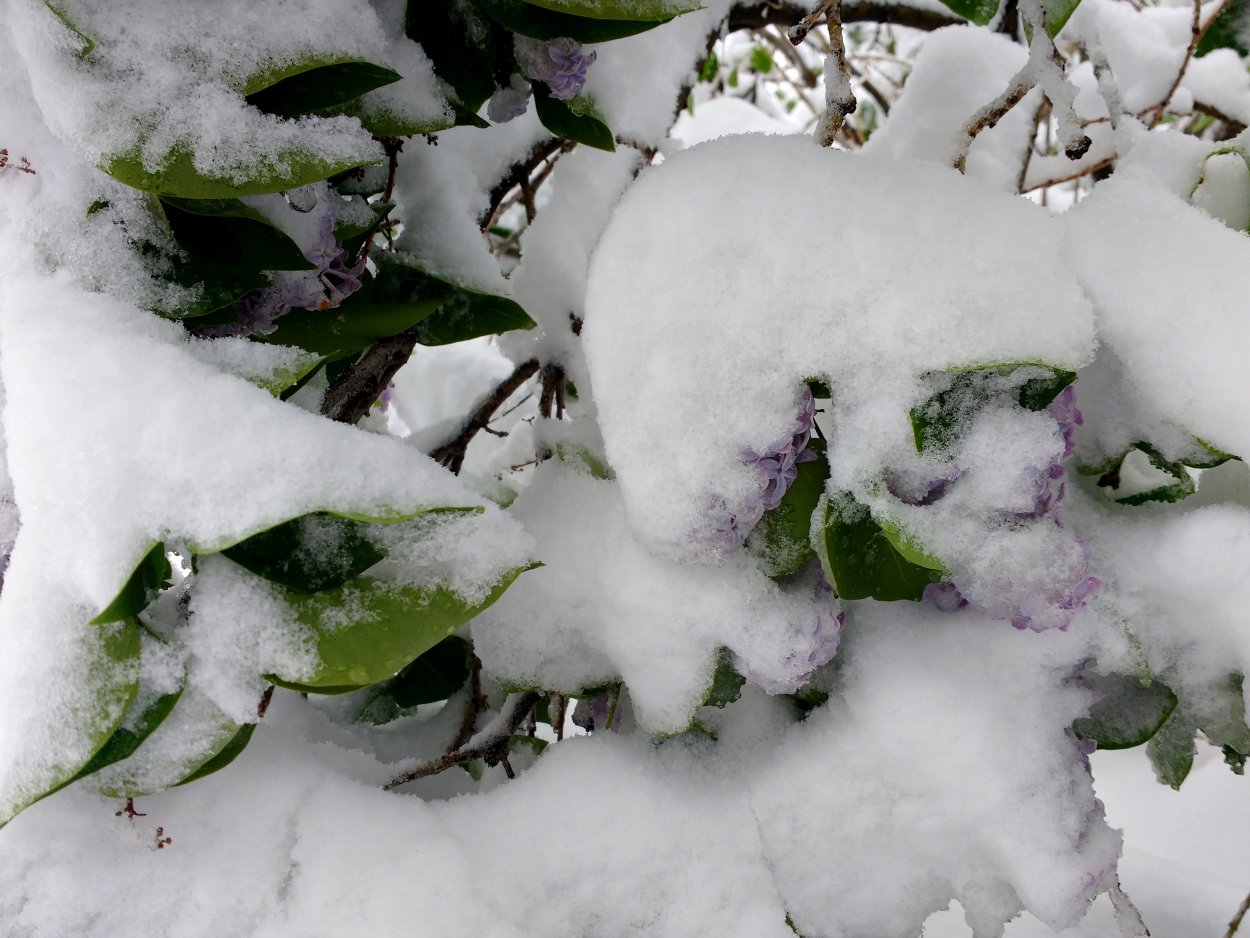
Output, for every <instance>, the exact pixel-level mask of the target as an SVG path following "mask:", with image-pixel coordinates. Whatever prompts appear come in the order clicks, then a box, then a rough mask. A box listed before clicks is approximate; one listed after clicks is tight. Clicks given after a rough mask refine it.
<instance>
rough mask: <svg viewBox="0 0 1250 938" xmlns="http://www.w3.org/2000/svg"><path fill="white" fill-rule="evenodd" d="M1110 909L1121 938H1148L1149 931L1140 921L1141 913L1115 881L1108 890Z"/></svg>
mask: <svg viewBox="0 0 1250 938" xmlns="http://www.w3.org/2000/svg"><path fill="white" fill-rule="evenodd" d="M1109 894H1110V896H1111V908H1112V909H1113V910H1114V911H1115V923H1116V925H1117V926H1118V927H1119V929H1120V936H1121V938H1150V929H1149V928H1147V927H1146V923H1145V922H1143V921H1142V917H1141V913H1140V912H1139V911H1137V906H1135V905H1133V900H1132V899H1130V898H1129V897H1128V895H1127V894H1126V893H1125V892H1124V890H1123V889H1121V888H1120V881H1119V880H1118V879H1117V880H1116V883H1115V885H1114V886H1112V887H1111V889H1110V890H1109Z"/></svg>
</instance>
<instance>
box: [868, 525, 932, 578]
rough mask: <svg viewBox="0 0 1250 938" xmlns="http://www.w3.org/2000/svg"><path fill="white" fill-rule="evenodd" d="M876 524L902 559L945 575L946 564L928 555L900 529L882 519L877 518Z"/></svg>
mask: <svg viewBox="0 0 1250 938" xmlns="http://www.w3.org/2000/svg"><path fill="white" fill-rule="evenodd" d="M876 521H877V524H879V525H880V526H881V533H882V534H884V535H885V536H886V539H887V540H888V541H889V542H890V545H891V546H892V547H893V548H894V549H895V550H896V551H898V552H899V554H900V555H901V556H902V557H903V559H905V560H907V561H908V562H910V563H913V564H915V565H916V566H918V567H924V568H925V569H926V570H936V571H938V572H939V573H943V574H944V573H946V572H947V571H946V564H944V563H942V561H940V560H938V559H937V558H936V557H934V556H933V555H932V554H930V553H928V552H927V551H926V550H925V549H924V548H923V547H922V546H921V545H920V544H918V543H917V542H916V541H914V540H912V539H911V538H910V537H908V536H907V535H906V534H904V533H903V531H902V529H901V528H899V527H898V526H897V525H895V524H893V523H892V522H890V521H887V520H885V519H884V518H877V519H876Z"/></svg>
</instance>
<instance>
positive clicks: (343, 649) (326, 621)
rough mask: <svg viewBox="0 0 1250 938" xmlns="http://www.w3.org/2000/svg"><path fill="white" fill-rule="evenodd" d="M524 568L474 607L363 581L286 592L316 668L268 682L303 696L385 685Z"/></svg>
mask: <svg viewBox="0 0 1250 938" xmlns="http://www.w3.org/2000/svg"><path fill="white" fill-rule="evenodd" d="M528 569H530V567H518V568H517V569H515V570H513V571H511V572H510V573H508V574H506V575H505V576H503V577H502V578H501V579H500V581H499V582H498V583H497V584H496V585H495V588H494V589H493V590H491V592H490V593H489V595H487V597H486V598H485V599H484V600H482V602H480V603H476V604H469V603H466V602H465V601H464V600H463V599H461V598H460V597H459V596H457V595H456V594H455V593H453V592H451V591H450V590H448V589H444V588H441V587H439V588H436V589H420V588H417V587H410V586H397V585H395V584H394V583H391V582H388V581H384V580H380V579H375V578H373V577H369V576H360V577H357V578H356V579H354V580H352V581H351V582H349V583H346V584H344V585H343V586H340V587H337V588H335V589H332V590H326V591H324V592H320V593H314V594H312V595H307V594H301V593H294V592H289V593H288V594H287V602H288V603H289V604H290V606H291V609H292V611H293V612H294V614H295V617H296V618H297V619H298V620H299V622H300V623H301V624H302V625H304V626H305V627H306V628H307V629H308V632H309V635H310V636H311V640H312V643H313V645H314V647H315V649H316V655H317V659H318V665H317V668H316V670H315V672H314V673H313V674H312V675H311V676H304V675H287V676H284V675H281V674H278V675H267V678H268V679H269V680H271V681H273V682H274V683H275V684H279V685H281V686H283V687H289V688H291V689H293V690H300V691H304V692H307V693H342V692H344V691H345V690H348V689H352V688H359V687H366V686H368V685H370V684H376V683H377V682H378V681H382V680H386V679H387V678H390V677H392V676H394V675H395V674H397V673H398V672H399V671H400V669H402V668H403V667H404V666H405V665H406V664H407V663H408V662H410V661H412V660H413V659H414V658H416V657H418V656H419V655H421V654H423V653H424V652H425V651H426V650H427V649H430V648H432V647H434V645H436V644H438V642H440V641H442V640H443V639H444V638H446V637H447V636H449V635H451V634H452V633H454V632H455V631H456V629H458V628H460V626H462V625H463V624H464V623H466V622H468V621H469V620H470V619H472V618H473V617H474V616H475V615H477V614H478V613H479V612H481V611H482V610H483V609H486V608H488V607H489V606H490V605H491V604H493V603H494V602H495V600H497V599H498V598H499V597H500V596H502V595H503V593H504V591H505V590H506V589H507V588H508V587H509V586H511V585H512V582H513V581H514V580H515V579H516V578H517V577H518V576H520V574H521V573H523V572H524V571H525V570H528Z"/></svg>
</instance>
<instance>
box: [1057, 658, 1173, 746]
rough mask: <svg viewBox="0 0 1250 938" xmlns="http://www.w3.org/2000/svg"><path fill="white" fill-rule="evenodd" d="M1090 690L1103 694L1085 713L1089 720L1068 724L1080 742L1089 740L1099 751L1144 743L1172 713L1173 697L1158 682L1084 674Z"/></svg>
mask: <svg viewBox="0 0 1250 938" xmlns="http://www.w3.org/2000/svg"><path fill="white" fill-rule="evenodd" d="M1085 677H1086V679H1087V680H1088V681H1090V683H1092V684H1093V685H1094V688H1095V689H1096V690H1098V691H1100V692H1101V693H1103V694H1105V695H1106V696H1104V697H1103V698H1102V699H1101V700H1099V701H1098V702H1097V703H1095V704H1094V705H1093V706H1092V707H1090V709H1089V716H1087V717H1082V718H1081V719H1079V720H1076V721H1075V722H1074V723H1073V724H1072V730H1073V732H1074V733H1076V735H1077V736H1079V737H1080V738H1081V739H1092V740H1094V742H1096V743H1097V744H1098V748H1099V749H1130V748H1132V747H1134V746H1141V745H1143V744H1144V743H1146V742H1148V741H1149V740H1150V739H1151V738H1152V737H1153V736H1154V735H1155V734H1156V733H1157V732H1159V730H1160V728H1161V727H1162V726H1163V724H1164V723H1165V722H1166V721H1167V719H1168V717H1170V716H1171V715H1172V711H1173V710H1175V709H1176V695H1175V694H1174V693H1172V690H1171V688H1169V687H1168V686H1166V685H1165V684H1161V683H1159V682H1158V681H1152V682H1150V683H1149V684H1144V685H1143V684H1142V682H1141V681H1140V680H1138V679H1137V678H1136V677H1129V676H1126V675H1122V674H1096V673H1091V672H1086V674H1085Z"/></svg>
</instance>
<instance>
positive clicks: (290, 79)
mask: <svg viewBox="0 0 1250 938" xmlns="http://www.w3.org/2000/svg"><path fill="white" fill-rule="evenodd" d="M403 77H404V76H402V75H401V74H399V72H397V71H395V70H394V69H390V68H386V67H385V66H383V65H375V64H373V63H372V62H366V61H364V60H362V59H339V60H337V61H331V62H325V63H324V64H311V65H310V66H309V67H307V68H303V69H301V70H300V71H298V72H294V73H291V74H287V75H286V76H285V77H283V78H280V79H279V80H278V81H275V82H272V83H270V84H268V85H266V86H265V87H264V88H260V89H258V90H256V91H253V92H250V93H249V94H248V95H247V99H246V100H247V103H248V104H250V105H251V106H252V107H254V108H257V109H258V110H261V111H264V112H265V113H267V114H274V115H276V116H278V117H299V116H300V115H302V114H312V113H314V112H318V111H323V110H326V109H331V108H335V107H338V106H341V105H343V104H346V103H347V102H349V101H352V100H354V99H356V98H359V97H360V96H361V95H363V94H368V93H369V92H370V91H373V90H374V89H375V88H381V87H383V86H385V85H389V84H391V83H393V82H397V81H399V80H400V79H401V78H403Z"/></svg>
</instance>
